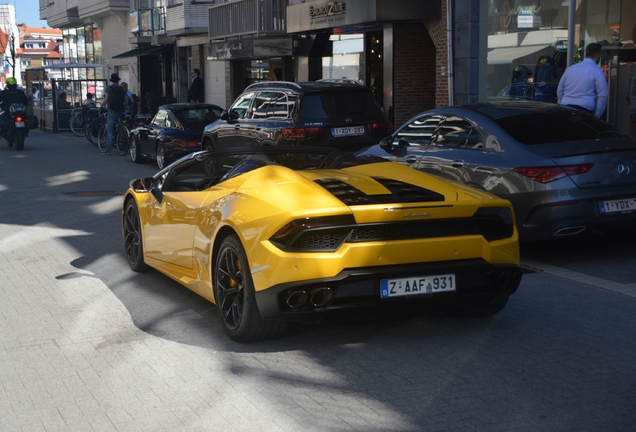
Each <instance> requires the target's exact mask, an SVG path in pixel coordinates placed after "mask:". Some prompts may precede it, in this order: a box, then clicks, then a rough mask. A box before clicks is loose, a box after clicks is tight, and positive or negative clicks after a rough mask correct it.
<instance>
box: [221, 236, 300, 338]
mask: <svg viewBox="0 0 636 432" xmlns="http://www.w3.org/2000/svg"><path fill="white" fill-rule="evenodd" d="M214 297H215V300H216V307H217V310H218V311H219V316H220V318H221V322H222V324H223V328H224V329H225V332H226V333H227V335H228V336H229V337H230V338H232V339H234V340H235V341H239V342H246V341H254V340H260V339H272V338H276V337H279V336H282V335H283V334H284V333H285V330H287V324H288V323H287V322H286V321H275V320H269V319H263V318H261V315H260V313H259V311H258V306H257V305H256V298H255V294H254V284H253V282H252V275H251V273H250V268H249V265H248V262H247V256H246V254H245V250H244V249H243V246H242V245H241V242H240V240H239V239H238V237H237V236H235V235H231V236H228V237H227V238H225V240H223V242H222V243H221V247H220V248H219V253H218V254H217V257H216V260H215V263H214Z"/></svg>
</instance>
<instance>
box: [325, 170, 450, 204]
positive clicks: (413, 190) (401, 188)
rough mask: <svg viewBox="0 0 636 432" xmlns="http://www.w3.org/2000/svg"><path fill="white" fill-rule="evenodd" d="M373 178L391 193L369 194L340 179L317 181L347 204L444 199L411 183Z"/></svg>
mask: <svg viewBox="0 0 636 432" xmlns="http://www.w3.org/2000/svg"><path fill="white" fill-rule="evenodd" d="M373 180H375V181H377V182H378V183H380V184H381V185H382V186H384V187H385V188H386V189H388V190H389V191H390V192H391V193H390V194H384V195H367V194H365V193H364V192H362V191H361V190H359V189H357V188H355V187H353V186H351V185H350V184H347V183H345V182H343V181H341V180H338V179H318V180H315V182H316V183H317V184H319V185H320V186H322V187H323V188H325V189H327V190H328V191H329V192H330V193H331V194H332V195H333V196H335V197H336V198H338V199H339V200H340V201H342V202H343V203H345V204H346V205H364V204H388V203H410V202H432V201H444V195H441V194H438V193H437V192H433V191H431V190H428V189H424V188H421V187H419V186H415V185H412V184H409V183H404V182H401V181H397V180H391V179H385V178H380V177H377V178H376V177H374V178H373Z"/></svg>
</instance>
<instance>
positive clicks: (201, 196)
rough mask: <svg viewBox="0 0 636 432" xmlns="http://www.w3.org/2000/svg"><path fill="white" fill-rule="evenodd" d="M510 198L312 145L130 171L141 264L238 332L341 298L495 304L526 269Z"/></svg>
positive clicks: (204, 156) (132, 234)
mask: <svg viewBox="0 0 636 432" xmlns="http://www.w3.org/2000/svg"><path fill="white" fill-rule="evenodd" d="M514 222H515V221H514V215H513V211H512V206H511V204H510V203H509V202H508V201H506V200H502V199H499V198H497V197H495V196H493V195H490V194H488V193H485V192H481V191H479V190H476V189H474V188H471V187H468V186H463V185H461V184H459V183H454V182H451V181H448V180H444V179H442V178H438V177H434V176H431V175H428V174H424V173H421V172H418V171H416V170H414V169H411V168H409V167H407V166H404V165H401V164H398V163H395V162H390V161H387V160H386V159H380V158H375V157H361V156H356V155H348V154H344V153H339V152H334V151H333V150H332V149H322V148H312V147H249V148H232V149H226V150H206V151H202V152H198V153H193V154H191V155H189V156H186V157H184V158H182V159H180V160H178V161H177V162H175V163H173V164H172V165H170V166H168V167H166V168H164V169H163V170H161V171H159V172H158V173H157V174H156V175H155V176H154V177H151V178H145V179H137V180H133V181H132V182H131V183H130V189H129V190H128V191H127V193H126V196H125V198H124V203H123V214H122V225H123V237H124V244H125V250H126V256H127V259H128V262H129V264H130V267H131V268H132V269H133V270H135V271H142V270H144V269H146V268H147V267H148V266H150V267H152V268H154V269H157V270H159V271H160V272H162V273H165V274H166V275H168V276H169V277H171V278H173V279H174V280H176V281H177V282H179V283H181V284H182V285H184V286H186V287H187V288H189V289H191V290H192V291H194V292H196V293H197V294H199V295H201V296H202V297H204V298H206V299H208V300H210V301H211V302H213V303H216V305H217V308H218V311H219V315H220V318H221V321H222V323H223V325H224V328H225V330H226V332H227V334H228V335H229V336H230V337H231V338H232V339H235V340H238V341H248V340H256V339H265V338H272V337H277V336H280V335H282V334H283V332H284V331H285V329H286V328H287V323H288V322H289V321H312V322H316V321H319V320H320V318H322V317H324V316H325V315H327V314H331V313H334V312H335V311H337V310H344V309H349V310H351V309H363V308H369V307H380V308H383V307H387V308H388V307H392V308H395V307H397V308H404V309H407V308H408V309H413V308H415V309H416V310H419V309H422V308H427V307H429V306H432V307H434V308H444V309H448V310H449V311H452V312H453V313H456V314H458V315H461V316H468V317H484V316H490V315H493V314H496V313H497V312H499V311H500V310H501V309H503V307H504V306H505V305H506V302H507V301H508V297H510V295H511V294H513V293H514V292H515V291H516V289H517V287H518V286H519V283H520V281H521V270H520V267H519V245H518V235H517V231H516V228H515V223H514Z"/></svg>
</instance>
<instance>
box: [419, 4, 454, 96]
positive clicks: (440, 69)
mask: <svg viewBox="0 0 636 432" xmlns="http://www.w3.org/2000/svg"><path fill="white" fill-rule="evenodd" d="M446 6H447V2H442V17H441V19H438V20H431V21H425V22H424V26H425V27H426V30H428V34H429V36H430V37H431V40H432V41H433V44H434V45H435V47H436V51H435V107H444V106H448V104H449V95H448V80H449V73H450V72H449V68H448V31H447V28H446V13H447V10H446V9H447V8H446Z"/></svg>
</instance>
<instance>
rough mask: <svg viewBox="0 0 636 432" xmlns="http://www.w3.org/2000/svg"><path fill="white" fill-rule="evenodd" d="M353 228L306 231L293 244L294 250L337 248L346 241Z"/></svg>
mask: <svg viewBox="0 0 636 432" xmlns="http://www.w3.org/2000/svg"><path fill="white" fill-rule="evenodd" d="M350 231H351V228H337V229H323V230H318V231H305V232H304V233H303V234H301V235H300V236H299V237H298V238H297V239H296V240H295V241H294V243H293V244H292V245H291V248H292V249H294V250H314V251H320V250H336V249H338V248H339V247H340V245H341V244H342V243H343V242H344V240H345V239H346V237H347V235H348V234H349V232H350Z"/></svg>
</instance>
